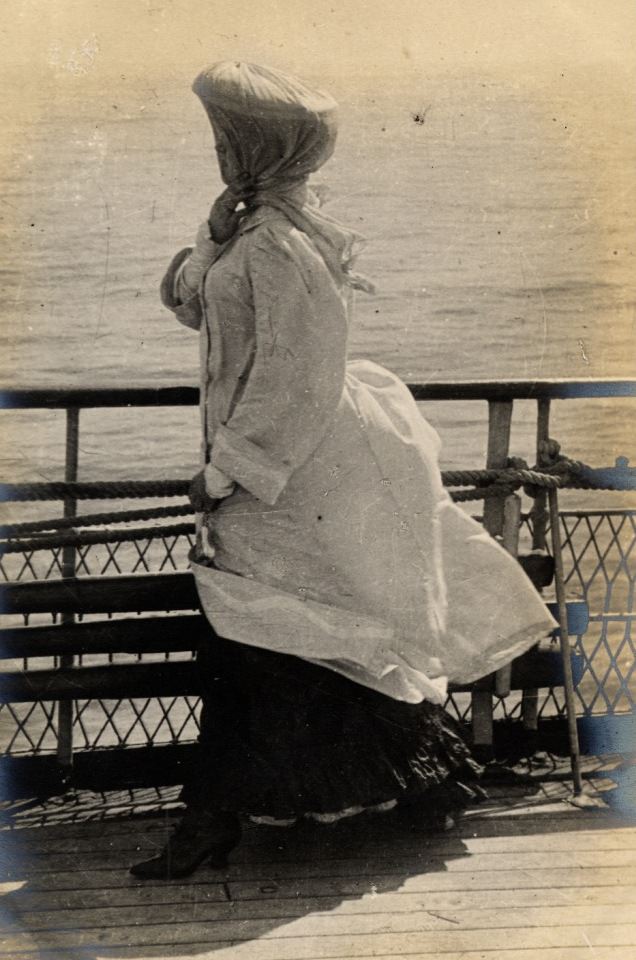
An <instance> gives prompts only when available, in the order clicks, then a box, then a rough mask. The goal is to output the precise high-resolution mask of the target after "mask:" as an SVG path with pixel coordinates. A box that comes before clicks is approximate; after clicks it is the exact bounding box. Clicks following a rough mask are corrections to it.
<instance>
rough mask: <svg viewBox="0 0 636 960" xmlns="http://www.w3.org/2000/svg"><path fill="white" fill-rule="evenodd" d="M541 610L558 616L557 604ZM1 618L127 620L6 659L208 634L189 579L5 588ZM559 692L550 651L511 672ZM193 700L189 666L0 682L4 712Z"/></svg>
mask: <svg viewBox="0 0 636 960" xmlns="http://www.w3.org/2000/svg"><path fill="white" fill-rule="evenodd" d="M548 606H551V608H552V612H553V613H555V614H556V605H554V604H552V605H551V604H548ZM0 609H1V610H2V611H3V613H4V614H5V615H21V616H32V615H34V614H49V615H51V614H54V615H60V614H74V615H77V616H86V615H90V614H130V615H131V616H127V617H122V618H118V619H106V620H87V621H83V622H75V623H65V622H61V623H53V624H46V625H42V626H40V625H37V626H18V627H10V628H7V629H4V630H1V631H0V659H3V660H15V659H21V658H32V657H63V658H67V657H73V658H78V657H80V656H83V655H90V654H121V653H127V654H139V655H143V654H167V653H178V652H179V653H183V652H188V651H194V650H196V648H197V646H198V644H199V642H200V640H201V639H202V638H203V637H205V636H206V635H209V633H210V630H211V627H210V626H209V624H208V623H207V621H206V620H205V618H204V617H203V615H202V614H201V613H200V612H198V598H197V593H196V588H195V583H194V578H193V576H192V574H191V573H187V572H186V573H169V574H143V575H132V576H116V577H85V578H77V579H75V578H73V579H68V580H44V581H34V582H24V583H10V584H5V585H2V586H0ZM139 614H144V615H143V616H139ZM568 621H569V632H570V633H571V634H572V635H577V634H582V633H584V632H585V630H586V628H587V621H588V613H587V606H586V604H585V603H583V602H582V601H577V602H573V603H569V604H568ZM556 632H557V631H555V634H556ZM578 659H579V660H580V658H578ZM575 661H576V658H575ZM577 672H579V671H577V670H575V675H576V673H577ZM562 683H563V670H562V664H561V658H560V655H559V652H558V649H556V647H555V648H554V649H550V648H548V649H546V648H545V647H543V646H542V647H538V648H535V649H532V650H530V651H529V652H528V653H526V654H525V655H524V656H522V657H519V658H518V659H517V660H515V661H514V662H513V664H512V665H511V671H510V677H509V686H510V690H535V689H537V688H541V687H557V686H560V685H562ZM468 691H470V692H475V691H479V692H481V693H484V694H490V695H495V694H496V692H497V677H496V675H495V674H492V675H490V676H487V677H484V678H482V679H480V680H478V681H477V682H476V683H474V684H471V685H466V686H458V685H451V688H450V692H451V693H458V692H468ZM197 694H198V683H197V671H196V666H195V663H194V662H193V661H188V660H179V661H170V660H162V661H159V662H144V661H138V662H133V663H126V664H117V663H108V664H104V665H72V666H60V667H56V668H51V669H38V668H36V669H25V670H20V671H15V672H13V671H12V672H5V673H2V674H0V702H4V703H18V702H21V703H24V702H34V701H37V700H67V701H68V700H87V699H94V698H99V699H105V698H110V699H127V698H135V697H150V696H154V697H159V696H185V695H197Z"/></svg>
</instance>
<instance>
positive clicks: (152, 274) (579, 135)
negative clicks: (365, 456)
mask: <svg viewBox="0 0 636 960" xmlns="http://www.w3.org/2000/svg"><path fill="white" fill-rule="evenodd" d="M3 12H4V14H5V16H4V26H3V31H4V39H3V56H2V64H1V69H2V71H3V73H4V74H5V76H6V78H7V84H6V85H5V89H6V90H7V95H6V96H5V102H4V104H3V115H4V118H3V136H2V138H1V139H0V157H1V159H0V176H1V178H2V223H3V232H4V236H5V248H4V256H3V295H2V300H1V304H0V306H1V308H2V311H3V314H4V317H3V320H2V345H3V349H2V354H1V356H0V365H1V370H0V381H1V382H2V383H4V384H5V385H13V386H16V385H24V386H32V385H35V386H42V385H60V386H68V385H100V386H101V385H103V386H124V385H135V384H139V385H143V384H181V383H186V382H187V383H195V382H196V379H197V373H198V370H197V363H198V357H197V345H196V337H195V336H194V335H193V334H191V333H190V332H189V331H187V330H186V329H184V328H183V327H181V326H180V325H179V324H178V323H176V322H175V320H174V317H173V316H172V315H171V314H170V313H168V312H167V311H166V310H164V309H163V308H162V306H161V304H160V302H159V297H158V284H159V281H160V279H161V276H162V274H163V271H164V269H165V267H166V265H167V263H168V261H169V259H170V257H171V256H172V255H173V254H174V253H175V252H176V251H177V250H178V249H179V248H181V247H182V246H184V245H186V244H188V243H191V242H192V241H193V238H194V236H195V233H196V229H197V227H198V225H199V224H200V223H201V221H202V220H203V219H205V217H206V216H207V214H208V211H209V208H210V205H211V203H212V201H213V200H214V198H215V196H216V195H217V194H218V192H219V191H220V189H221V181H220V179H219V175H218V172H217V169H216V164H215V155H214V151H213V142H212V136H211V132H210V129H209V125H208V122H207V119H206V117H205V114H204V112H203V110H202V109H201V106H200V104H199V102H198V100H197V98H196V97H195V96H194V94H193V93H192V92H191V90H190V85H191V82H192V79H193V78H194V76H195V75H196V74H197V73H198V72H199V70H200V69H201V68H202V67H203V66H205V65H206V64H208V63H210V62H214V61H215V60H220V59H226V58H233V57H235V58H237V59H240V58H242V59H246V60H252V61H255V62H263V63H266V64H268V65H271V66H274V67H277V68H280V69H283V70H286V71H289V72H292V73H297V74H299V75H301V76H303V77H305V78H307V79H308V80H309V81H311V82H313V83H315V84H318V85H320V86H322V87H324V88H325V89H326V90H328V91H329V92H330V93H331V94H332V95H333V96H334V97H335V98H336V99H337V100H338V102H339V104H340V133H339V140H338V144H337V148H336V152H335V155H334V157H333V159H332V160H331V161H330V162H329V163H328V164H327V165H326V166H325V167H324V168H323V169H322V170H321V171H320V172H319V175H318V176H317V177H316V182H317V183H318V184H321V185H322V189H323V191H324V194H325V195H326V200H325V204H326V205H325V209H326V210H327V211H328V212H329V211H330V212H332V213H334V215H335V216H337V217H338V218H340V219H341V220H343V221H344V222H346V223H348V224H350V225H351V226H353V227H355V228H356V229H357V230H359V231H360V232H361V233H362V234H364V236H365V237H366V247H365V249H364V251H363V254H362V256H361V258H360V261H359V268H360V269H362V270H363V271H364V272H365V273H366V274H369V275H370V276H371V277H372V278H373V279H374V281H375V283H376V285H377V294H376V295H375V296H374V297H369V296H366V295H360V296H359V297H358V301H357V305H356V317H355V322H354V325H353V328H352V332H351V355H352V356H365V357H368V358H370V359H372V360H376V361H378V362H380V363H382V364H385V365H386V366H388V367H389V368H390V369H392V370H394V371H395V372H396V373H398V374H399V375H401V376H402V377H404V378H405V379H407V380H416V381H417V380H419V381H428V380H460V379H494V378H503V379H506V378H530V379H531V378H543V377H575V378H576V377H581V378H585V377H591V378H594V377H603V376H618V377H620V376H627V375H629V373H630V371H632V370H633V362H632V358H633V352H634V350H633V346H634V341H633V336H634V316H635V304H636V273H635V271H634V262H635V261H634V231H633V224H634V213H635V209H634V208H635V206H636V204H635V200H634V158H635V155H636V119H635V114H634V109H633V95H632V88H633V82H632V80H633V72H634V71H633V65H634V56H633V49H634V43H633V41H634V33H635V27H634V21H635V17H634V12H633V7H632V5H631V3H627V2H620V0H619V2H611V3H609V4H602V3H600V2H577V3H576V4H572V3H566V2H563V3H548V2H538V3H533V4H530V5H529V4H526V3H523V2H510V0H508V2H505V0H488V2H482V3H479V4H470V3H442V2H441V0H439V2H438V0H436V2H432V3H427V4H420V3H418V2H415V0H413V2H404V0H400V2H398V3H397V4H392V5H391V10H390V11H389V9H388V7H387V5H386V4H384V3H380V2H378V0H366V2H363V0H349V2H346V3H329V2H326V0H325V2H323V0H316V2H308V0H307V2H305V0H298V2H295V3H294V2H291V0H281V2H271V0H268V2H263V3H258V4H255V3H253V2H252V3H247V2H243V0H234V2H229V0H222V2H214V3H207V2H201V0H148V2H134V3H130V2H124V0H121V2H120V0H108V2H102V3H99V2H96V0H50V2H44V0H21V2H14V0H5V3H4V5H3ZM525 406H526V405H524V404H517V408H518V409H517V413H516V418H517V421H518V426H517V430H518V434H517V437H518V440H517V443H516V446H517V451H516V452H518V453H519V454H521V455H525V454H528V455H530V456H531V455H532V426H531V419H532V406H530V408H529V409H528V410H527V411H526V409H525ZM561 406H562V407H566V408H567V409H566V410H561V409H560V407H561ZM621 409H622V408H620V407H619V414H618V415H617V410H616V405H615V404H613V405H611V406H610V407H609V408H606V407H604V405H603V404H602V403H598V402H595V403H590V404H586V403H585V402H580V403H576V404H563V405H558V404H557V405H556V410H555V414H554V424H555V429H557V430H560V431H561V432H562V433H563V434H566V433H567V436H568V443H569V447H568V452H569V453H570V455H572V456H574V457H577V458H581V459H585V460H586V461H587V462H591V463H596V464H599V465H602V464H605V463H606V462H611V463H613V461H614V458H615V456H617V455H620V454H624V455H629V454H630V447H633V431H632V430H631V429H630V425H629V423H628V421H627V418H626V417H625V416H623V415H622V414H620V410H621ZM427 411H428V413H427V415H428V416H429V418H430V419H431V421H432V422H433V423H434V425H435V426H436V427H438V428H439V429H440V431H441V432H442V439H443V442H444V449H443V455H442V456H443V464H444V465H447V466H458V465H460V464H462V465H464V466H466V465H479V464H481V463H482V462H483V444H484V440H485V434H484V429H483V428H484V426H485V411H483V410H482V405H479V404H466V405H458V404H450V405H444V404H430V405H429V406H428V408H427ZM24 416H25V415H20V414H15V415H11V417H10V418H7V421H6V425H5V430H7V431H8V432H9V433H10V434H11V436H14V437H16V438H17V437H19V445H18V446H14V445H13V444H10V445H9V447H8V449H5V450H4V451H3V456H4V458H5V466H6V471H5V472H6V473H7V475H11V476H12V477H14V478H15V479H17V480H19V479H26V478H28V477H33V476H34V474H35V473H37V474H38V475H40V476H41V477H42V478H43V479H44V478H50V479H54V478H56V477H59V475H60V471H61V469H62V459H61V457H62V453H61V448H60V442H59V441H60V437H61V429H62V425H61V422H60V417H61V416H62V414H59V415H58V414H42V415H38V416H35V415H34V414H32V413H31V414H29V415H28V418H27V420H25V419H24ZM27 426H28V429H25V427H27ZM122 427H123V428H124V429H122ZM197 431H198V422H197V416H196V413H195V411H193V410H186V411H184V410H183V409H176V410H173V411H170V410H168V411H166V410H162V411H160V412H154V411H148V412H147V415H144V418H143V422H142V420H141V419H140V418H139V417H138V415H136V414H134V412H133V413H132V414H130V415H128V414H126V413H122V412H116V413H109V412H108V411H105V412H104V411H102V412H100V413H99V415H97V414H91V413H88V414H85V415H84V417H83V430H82V433H83V443H82V460H81V463H82V467H81V469H82V477H83V479H95V478H97V477H102V478H104V477H114V476H121V477H123V476H126V477H141V476H165V474H166V472H167V471H171V472H172V473H173V475H181V474H183V472H184V471H185V472H186V473H187V471H188V470H194V468H195V466H196V461H197V456H198V440H197ZM114 450H116V452H117V456H116V457H114V456H113V452H114Z"/></svg>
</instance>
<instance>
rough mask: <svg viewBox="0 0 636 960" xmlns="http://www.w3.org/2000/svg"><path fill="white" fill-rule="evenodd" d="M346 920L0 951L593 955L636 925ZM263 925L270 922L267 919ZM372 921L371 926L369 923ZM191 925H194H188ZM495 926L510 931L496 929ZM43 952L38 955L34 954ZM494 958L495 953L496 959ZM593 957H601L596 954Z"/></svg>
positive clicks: (36, 942)
mask: <svg viewBox="0 0 636 960" xmlns="http://www.w3.org/2000/svg"><path fill="white" fill-rule="evenodd" d="M348 923H349V918H347V925H346V926H345V929H344V931H343V932H341V933H336V934H334V933H329V934H325V935H322V936H321V935H315V934H314V933H308V932H307V928H305V929H304V930H303V931H302V932H300V931H299V932H298V933H295V932H293V930H292V925H290V926H289V927H288V928H287V929H288V932H287V934H286V935H285V936H279V935H276V936H267V935H263V934H261V935H256V936H252V937H251V938H249V937H248V936H247V930H246V929H245V927H242V926H235V930H237V932H238V933H239V935H240V936H239V937H238V938H234V937H231V938H230V939H228V940H222V939H221V938H220V937H219V936H218V933H219V931H214V930H213V929H212V928H211V926H210V925H209V924H207V925H206V924H203V923H202V924H190V925H189V929H185V930H181V929H179V927H177V926H175V925H170V924H165V925H162V926H161V927H160V928H157V927H155V926H145V925H144V926H139V925H136V926H135V927H132V928H131V927H121V928H119V929H118V930H116V931H109V930H101V929H99V928H98V929H96V930H92V931H81V933H80V934H79V935H77V934H72V933H71V934H68V933H48V932H47V933H40V934H37V933H26V934H18V935H16V936H15V937H13V938H11V939H7V940H6V941H5V944H4V945H3V946H4V952H3V953H2V954H0V956H5V957H11V960H15V958H17V957H19V956H21V955H22V954H24V953H25V952H30V953H31V954H33V952H34V951H36V950H39V951H42V950H45V951H47V952H55V953H57V955H58V956H60V957H64V958H67V957H72V956H73V954H74V953H78V954H79V955H80V956H86V953H87V952H88V951H89V950H90V951H91V952H96V953H97V956H106V951H107V950H108V949H109V948H110V950H111V952H115V951H116V953H117V956H120V957H121V956H122V951H126V953H127V955H128V956H131V957H134V956H135V955H136V954H135V953H134V952H133V951H134V950H135V949H136V948H138V947H145V946H148V947H151V948H152V949H155V951H156V952H155V956H161V953H160V952H158V951H161V950H163V951H164V953H166V955H167V956H170V952H167V951H166V948H168V950H170V951H172V948H173V947H177V948H181V949H182V951H183V950H185V948H189V949H191V948H192V946H193V945H194V944H200V945H201V946H202V947H203V949H204V950H206V951H207V952H208V955H209V956H210V957H212V956H213V957H214V958H215V960H310V958H311V960H323V958H325V960H326V958H332V957H342V956H345V957H351V958H353V957H368V956H371V955H373V954H374V953H386V954H388V955H389V956H391V955H393V956H408V955H409V953H413V952H415V951H416V950H417V951H419V952H421V951H424V952H429V953H433V954H434V955H435V954H437V955H439V956H441V957H443V956H444V954H446V953H452V952H455V953H459V952H461V951H466V950H471V951H474V952H478V951H483V952H487V953H490V954H493V953H494V950H493V944H494V943H496V941H497V939H498V940H499V941H500V942H502V941H505V946H506V949H508V950H517V951H522V950H526V949H529V948H534V949H540V948H546V947H553V948H554V947H581V946H585V945H587V946H588V956H589V957H590V960H592V958H594V953H593V952H592V951H593V949H594V948H596V947H604V946H622V947H626V946H629V945H630V944H632V943H633V942H635V941H636V924H634V923H622V924H619V923H616V922H614V923H612V924H611V925H610V924H603V925H600V924H599V925H587V924H584V925H583V927H582V928H581V927H577V926H574V925H569V926H558V927H546V926H532V927H527V926H525V927H524V926H519V927H517V928H516V929H508V928H506V927H499V928H494V929H493V928H492V927H489V928H486V929H472V928H469V929H453V930H448V929H441V928H437V929H435V928H428V929H421V928H415V929H409V930H406V931H404V930H397V931H396V930H387V929H386V928H384V929H383V928H382V926H380V925H379V924H377V925H376V928H374V929H367V930H355V931H354V930H352V929H351V928H350V926H349V925H348ZM261 926H262V927H264V926H265V922H263V923H262V924H261ZM369 926H371V925H369ZM184 927H186V928H187V927H188V925H184ZM495 930H499V931H505V933H503V932H500V933H498V934H495ZM36 956H37V954H36ZM493 960H496V955H495V957H494V958H493ZM594 960H595V958H594Z"/></svg>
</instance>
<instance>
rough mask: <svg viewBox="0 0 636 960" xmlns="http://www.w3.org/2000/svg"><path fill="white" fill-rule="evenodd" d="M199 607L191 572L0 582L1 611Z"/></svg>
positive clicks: (138, 610) (6, 612)
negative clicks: (0, 583)
mask: <svg viewBox="0 0 636 960" xmlns="http://www.w3.org/2000/svg"><path fill="white" fill-rule="evenodd" d="M198 608H199V599H198V596H197V591H196V586H195V583H194V577H193V576H192V574H191V573H190V572H187V573H149V574H140V575H132V576H116V577H78V578H77V579H75V578H73V579H70V578H69V579H68V580H35V581H28V582H25V583H9V584H3V585H2V586H0V612H2V613H4V614H30V613H137V612H142V611H143V612H151V611H155V610H164V611H165V610H197V609H198Z"/></svg>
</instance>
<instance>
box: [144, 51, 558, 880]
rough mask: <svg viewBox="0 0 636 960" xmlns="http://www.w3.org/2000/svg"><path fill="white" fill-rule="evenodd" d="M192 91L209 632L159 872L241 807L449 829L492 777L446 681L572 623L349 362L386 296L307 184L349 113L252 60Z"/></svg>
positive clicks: (374, 374)
mask: <svg viewBox="0 0 636 960" xmlns="http://www.w3.org/2000/svg"><path fill="white" fill-rule="evenodd" d="M194 91H195V93H196V94H197V95H198V96H199V98H200V99H201V101H202V103H203V106H204V107H205V109H206V111H207V114H208V117H209V119H210V122H211V125H212V129H213V132H214V137H215V141H216V151H217V157H218V162H219V167H220V172H221V177H222V179H223V180H224V182H225V183H226V185H227V189H226V190H225V192H224V193H223V194H221V196H220V197H219V199H218V200H217V201H216V203H215V204H214V206H213V207H212V211H211V214H210V219H209V221H208V222H206V223H205V224H203V226H202V227H201V228H200V230H199V233H198V236H197V240H196V245H195V247H194V248H188V249H186V250H184V251H181V252H180V253H179V254H178V255H177V256H176V257H175V259H174V260H173V262H172V264H171V266H170V268H169V270H168V273H167V276H166V278H165V279H164V282H163V285H162V298H163V302H164V303H165V304H166V306H168V307H169V308H170V309H172V310H173V311H174V312H175V314H176V315H177V317H178V319H179V320H181V322H182V323H184V324H185V325H186V326H189V327H192V328H194V329H197V330H199V331H200V334H199V335H200V349H201V412H202V422H203V455H204V464H205V466H204V469H203V471H202V473H201V474H200V475H199V477H198V478H196V482H195V483H194V484H193V494H192V496H193V503H194V505H195V510H196V511H197V512H198V522H199V527H200V537H199V539H198V548H197V550H196V553H195V556H194V558H193V570H194V574H195V578H196V582H197V587H198V591H199V596H200V600H201V605H202V607H203V610H204V611H205V614H206V616H207V618H208V619H209V621H210V624H211V625H212V627H213V628H214V630H213V631H211V634H210V639H209V642H208V643H207V644H206V645H205V647H204V649H202V650H201V651H200V652H199V658H198V660H199V664H200V676H201V682H202V685H203V688H204V689H203V709H202V717H201V736H200V756H199V764H198V769H197V772H196V776H195V778H194V779H193V780H192V782H191V783H190V784H188V785H187V788H186V789H185V791H184V798H185V800H186V804H187V810H186V815H185V816H184V819H183V821H182V824H181V826H180V827H179V829H178V830H177V832H176V834H175V836H174V838H173V839H172V840H171V841H170V843H169V844H168V846H167V847H166V849H165V850H164V851H163V852H162V853H161V855H160V856H159V857H157V858H155V859H153V860H150V861H147V862H145V863H142V864H138V865H136V866H135V867H133V873H135V874H136V875H137V876H141V877H156V876H161V877H166V876H185V875H187V874H189V873H191V872H192V871H193V870H194V869H196V867H197V866H198V865H199V863H201V862H202V861H203V860H205V859H210V860H211V861H213V862H216V863H222V862H224V858H225V857H226V855H227V853H228V852H229V851H230V850H231V849H232V847H233V846H234V845H235V844H236V843H237V842H238V840H239V836H240V826H239V816H240V815H248V816H251V817H253V818H256V819H258V820H261V821H264V822H277V823H293V822H294V821H295V820H296V819H298V818H299V817H302V816H313V817H315V818H317V819H322V820H327V821H332V820H335V819H337V818H338V817H340V816H343V815H350V814H352V813H356V812H359V811H361V810H364V809H369V808H376V809H378V808H380V809H385V808H386V807H387V806H391V805H394V804H395V802H396V801H398V800H404V799H412V798H422V800H423V801H425V802H426V804H427V806H428V808H429V811H430V812H431V814H432V815H433V816H434V817H435V818H437V819H438V820H439V822H440V823H443V822H444V818H445V816H446V814H447V813H448V811H450V810H454V809H457V808H459V807H460V806H461V805H462V804H463V803H464V802H465V800H466V798H467V797H470V795H471V792H472V791H471V787H470V781H471V780H474V779H475V775H476V765H475V764H474V763H473V761H472V760H471V757H470V754H469V751H468V749H467V747H466V745H465V744H464V742H463V740H462V738H461V735H460V733H459V731H458V729H457V728H456V726H455V724H454V722H453V721H452V720H451V718H450V717H449V716H448V715H447V714H446V713H445V712H444V710H443V706H442V704H443V702H444V699H445V694H446V685H447V682H448V681H449V680H454V681H470V680H473V679H475V678H476V677H478V676H481V675H483V674H486V673H489V672H490V671H492V670H494V669H496V668H497V667H498V666H500V665H501V664H503V663H506V662H508V661H509V660H510V659H511V658H512V657H514V656H517V655H518V654H520V653H522V652H523V651H524V650H526V649H527V648H529V647H530V646H531V645H532V644H533V643H535V642H536V641H537V640H538V639H539V638H540V636H541V635H543V634H545V632H546V631H547V630H549V629H550V628H551V627H552V626H553V622H552V620H551V618H550V616H549V615H548V613H547V611H546V608H545V607H544V605H543V604H542V602H541V600H540V598H539V596H538V595H537V594H536V593H535V591H534V589H533V588H532V586H531V584H530V582H529V581H528V580H527V578H526V577H525V575H524V573H523V572H522V571H521V569H520V568H519V566H518V565H517V564H516V563H515V562H514V561H513V560H512V559H511V558H510V557H509V556H508V555H507V554H506V553H505V551H504V550H503V549H502V548H501V547H499V546H498V545H497V544H496V543H495V542H494V541H493V540H492V539H491V538H489V537H488V536H487V535H486V534H485V533H484V532H483V530H482V528H481V527H480V526H479V525H478V524H476V523H475V522H474V521H472V520H471V519H470V518H468V517H467V516H466V515H465V514H464V513H463V512H462V511H461V510H460V509H459V508H457V507H456V506H455V505H454V504H453V503H452V502H451V500H450V498H449V497H448V495H447V494H446V492H445V491H444V489H443V487H442V483H441V478H440V474H439V469H438V466H437V453H438V448H439V440H438V437H437V435H436V433H435V432H434V431H433V429H432V428H431V427H430V426H428V424H427V423H426V422H425V421H424V420H423V419H422V417H421V415H420V413H419V411H418V410H417V407H416V405H415V403H414V402H413V400H412V398H411V396H410V394H409V392H408V390H407V389H406V387H405V386H404V385H403V384H402V383H401V382H400V381H399V380H398V379H397V378H396V377H394V376H393V375H392V374H390V373H389V372H388V371H386V370H384V369H382V368H381V367H379V366H377V365H375V364H373V363H368V362H362V361H357V362H350V363H347V362H346V346H347V327H348V316H349V309H350V304H351V299H352V291H353V290H354V289H356V288H362V289H367V290H368V289H369V285H368V283H366V282H365V281H364V280H363V278H361V277H359V276H357V275H356V274H355V273H353V272H352V269H351V266H352V257H353V250H354V246H355V241H356V236H355V235H354V234H353V233H352V232H351V231H349V230H347V229H346V228H345V227H344V226H342V225H341V224H340V223H338V222H337V221H336V220H333V219H332V218H330V217H328V216H326V215H324V214H323V213H322V212H321V211H320V210H319V209H318V207H317V206H316V205H315V201H314V199H313V197H312V194H311V191H310V190H309V188H308V185H307V178H308V176H309V175H310V174H311V173H313V172H314V171H315V170H317V169H318V168H319V167H320V166H322V164H323V163H325V161H326V160H327V159H328V158H329V157H330V155H331V153H332V151H333V148H334V143H335V137H336V104H335V103H334V101H333V100H332V99H331V98H330V97H328V96H326V95H325V94H323V93H320V92H318V91H315V90H311V89H309V88H308V87H306V86H305V85H304V84H302V83H300V82H299V81H297V80H294V79H292V78H289V77H286V76H284V75H282V74H280V73H278V72H276V71H273V70H268V69H265V68H262V67H257V66H254V65H250V64H246V63H237V62H233V61H232V62H228V63H220V64H216V65H215V66H213V67H211V68H210V69H208V70H206V71H204V72H203V73H202V74H201V75H200V76H199V77H198V78H197V79H196V81H195V83H194ZM513 599H514V602H511V601H512V600H513ZM220 638H223V639H220Z"/></svg>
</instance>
